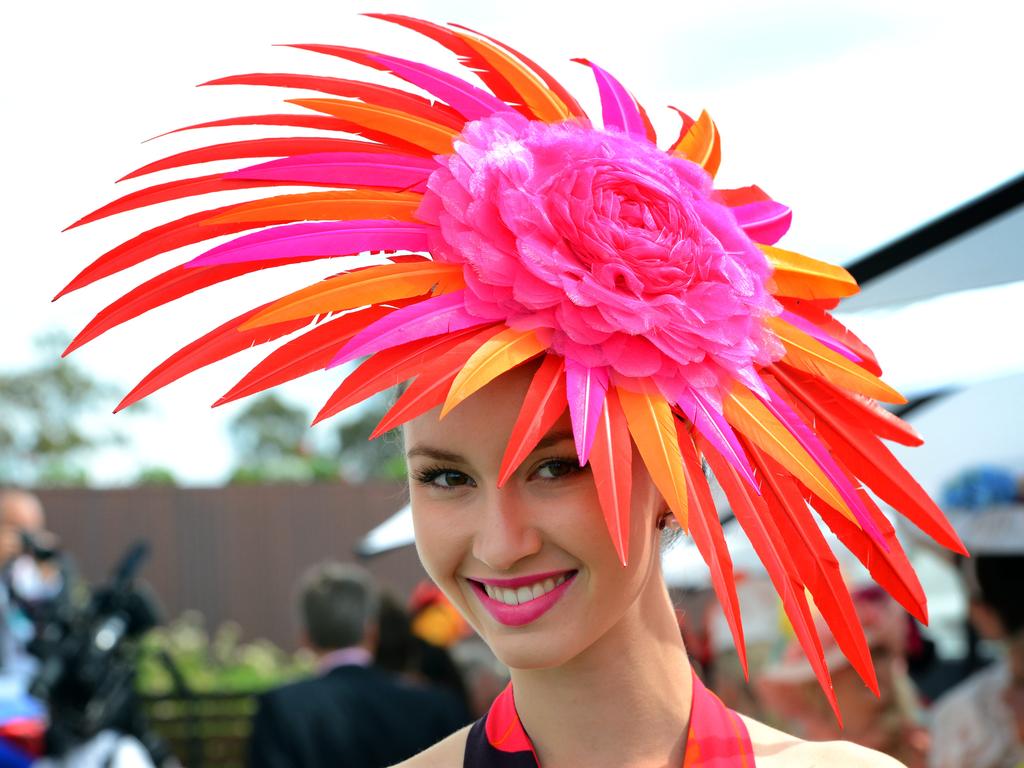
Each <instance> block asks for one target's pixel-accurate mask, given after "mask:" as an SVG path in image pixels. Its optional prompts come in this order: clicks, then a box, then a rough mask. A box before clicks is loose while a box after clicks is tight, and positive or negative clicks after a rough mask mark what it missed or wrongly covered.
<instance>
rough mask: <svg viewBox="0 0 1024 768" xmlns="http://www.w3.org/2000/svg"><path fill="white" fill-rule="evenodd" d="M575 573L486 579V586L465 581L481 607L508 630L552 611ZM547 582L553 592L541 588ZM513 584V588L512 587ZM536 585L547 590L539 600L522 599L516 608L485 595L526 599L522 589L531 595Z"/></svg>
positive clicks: (482, 583) (574, 577)
mask: <svg viewBox="0 0 1024 768" xmlns="http://www.w3.org/2000/svg"><path fill="white" fill-rule="evenodd" d="M576 573H577V572H576V571H556V572H553V573H546V574H536V575H534V576H527V577H521V578H518V579H487V583H486V586H485V584H484V582H482V581H476V580H474V579H468V581H469V583H470V586H472V588H473V591H474V592H475V593H476V596H477V598H478V599H479V600H480V602H481V603H482V604H483V606H484V608H486V609H487V612H488V613H490V614H491V616H493V617H494V619H495V621H498V622H499V623H501V624H504V625H505V626H508V627H521V626H523V625H525V624H529V623H530V622H532V621H536V620H537V619H539V618H540V617H541V616H543V615H544V614H545V613H547V612H548V611H549V610H551V608H553V607H554V605H555V603H557V602H558V601H559V600H561V599H562V596H563V595H564V594H565V592H566V590H568V589H569V585H570V584H572V583H573V581H574V580H575V579H576ZM549 579H550V580H551V581H552V583H553V585H554V586H553V588H552V589H546V588H545V587H544V582H546V581H548V580H549ZM559 579H562V581H561V583H558V580H559ZM513 585H515V586H514V588H513ZM535 586H540V588H541V589H546V591H544V593H543V594H541V595H540V596H538V597H530V598H529V599H524V600H523V601H522V602H520V603H519V604H518V605H509V604H508V603H507V602H503V601H502V600H499V599H495V598H494V597H491V595H489V594H487V592H488V589H490V591H491V592H492V594H498V595H502V594H504V595H505V596H508V593H509V592H517V593H519V594H522V595H523V596H524V597H525V593H523V592H522V590H524V589H525V590H530V591H531V593H532V592H533V591H534V590H533V588H534V587H535ZM497 590H502V592H497Z"/></svg>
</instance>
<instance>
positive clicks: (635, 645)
mask: <svg viewBox="0 0 1024 768" xmlns="http://www.w3.org/2000/svg"><path fill="white" fill-rule="evenodd" d="M512 682H513V687H514V690H515V702H516V710H517V712H518V714H519V717H520V719H521V720H522V723H523V727H524V728H525V729H526V732H527V733H528V734H529V736H530V740H531V741H532V742H533V745H534V748H535V749H536V751H537V755H538V758H539V760H540V762H541V765H542V767H543V768H565V767H566V766H580V765H586V766H588V768H604V767H605V766H609V767H610V766H615V768H623V767H624V766H629V768H663V767H664V766H668V767H670V768H678V766H680V765H682V763H683V753H684V750H685V747H686V733H687V728H688V725H689V721H690V702H691V698H692V679H691V670H690V662H689V659H687V656H686V649H685V648H684V647H683V642H682V639H681V637H680V633H679V627H678V624H677V622H676V618H675V612H674V611H673V608H672V603H671V601H670V600H669V597H668V593H667V592H666V591H665V589H664V587H663V586H662V585H661V580H660V578H659V579H657V584H652V585H649V587H648V588H646V589H645V590H644V592H643V594H641V596H640V598H639V599H638V600H637V602H636V603H635V604H634V606H633V607H632V609H631V610H630V611H628V612H627V613H626V615H625V616H623V618H622V620H621V621H620V622H619V623H618V624H617V625H616V626H614V627H613V628H612V629H611V630H609V631H608V632H607V633H606V634H605V635H604V636H603V637H601V638H600V639H599V640H598V641H597V642H595V643H594V644H593V645H592V646H590V647H589V648H588V649H587V650H586V651H584V652H583V653H581V654H580V655H579V656H577V657H576V658H574V659H573V660H572V661H570V662H569V663H567V664H565V665H563V666H561V667H557V668H554V669H543V670H513V671H512Z"/></svg>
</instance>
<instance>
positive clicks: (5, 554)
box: [0, 491, 45, 565]
mask: <svg viewBox="0 0 1024 768" xmlns="http://www.w3.org/2000/svg"><path fill="white" fill-rule="evenodd" d="M44 525H45V519H44V517H43V505H42V504H41V503H40V502H39V499H37V498H36V497H35V496H34V495H33V494H31V493H26V492H25V491H2V492H0V565H4V564H6V563H7V562H9V561H10V560H11V559H13V558H15V557H17V556H18V555H20V554H21V552H22V541H21V534H22V532H25V533H30V534H36V533H39V532H40V531H42V530H43V527H44Z"/></svg>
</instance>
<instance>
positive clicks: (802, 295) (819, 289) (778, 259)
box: [757, 243, 860, 300]
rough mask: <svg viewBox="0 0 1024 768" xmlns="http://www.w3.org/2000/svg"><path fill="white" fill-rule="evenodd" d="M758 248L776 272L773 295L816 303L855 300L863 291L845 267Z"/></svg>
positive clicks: (782, 251)
mask: <svg viewBox="0 0 1024 768" xmlns="http://www.w3.org/2000/svg"><path fill="white" fill-rule="evenodd" d="M757 247H758V248H760V249H761V251H762V253H764V255H765V256H766V257H767V259H768V263H769V264H771V266H772V269H774V270H775V271H774V272H773V273H772V279H773V280H774V281H775V290H774V291H772V293H774V294H777V295H779V296H792V297H793V298H797V299H812V300H813V299H834V298H837V297H838V298H841V297H845V296H852V295H853V294H855V293H857V291H859V290H860V287H859V286H858V285H857V281H856V280H854V279H853V276H852V275H851V274H850V273H849V272H847V271H846V270H845V269H843V268H842V267H838V266H836V265H834V264H826V263H825V262H823V261H818V260H817V259H812V258H809V257H807V256H803V255H801V254H799V253H793V252H792V251H784V250H783V249H781V248H775V247H773V246H770V245H762V244H760V243H759V244H758V245H757Z"/></svg>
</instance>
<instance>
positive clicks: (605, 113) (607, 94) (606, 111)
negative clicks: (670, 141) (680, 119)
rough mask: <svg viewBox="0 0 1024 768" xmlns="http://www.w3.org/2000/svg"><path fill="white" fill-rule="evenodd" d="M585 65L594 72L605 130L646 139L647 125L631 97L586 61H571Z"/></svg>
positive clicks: (601, 71)
mask: <svg viewBox="0 0 1024 768" xmlns="http://www.w3.org/2000/svg"><path fill="white" fill-rule="evenodd" d="M573 61H576V62H579V63H580V64H586V65H587V66H589V67H590V68H591V69H592V70H593V72H594V79H595V80H597V90H598V92H599V93H600V94H601V118H602V119H603V120H604V127H605V130H607V129H609V128H615V129H617V130H620V131H622V132H623V133H627V134H629V135H630V136H633V137H634V138H637V139H646V138H647V125H646V124H645V123H644V117H643V114H641V112H640V110H639V109H638V108H637V103H636V101H635V100H634V99H633V96H632V95H631V94H630V93H629V91H627V90H626V89H625V88H624V87H623V86H622V83H620V82H619V81H618V80H616V79H615V78H614V77H612V76H611V75H610V74H609V73H608V72H606V71H605V70H603V69H601V67H599V66H597V64H594V63H593V62H591V61H588V60H587V59H573Z"/></svg>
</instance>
